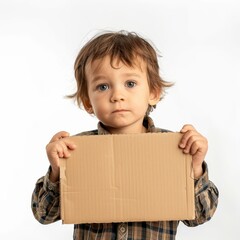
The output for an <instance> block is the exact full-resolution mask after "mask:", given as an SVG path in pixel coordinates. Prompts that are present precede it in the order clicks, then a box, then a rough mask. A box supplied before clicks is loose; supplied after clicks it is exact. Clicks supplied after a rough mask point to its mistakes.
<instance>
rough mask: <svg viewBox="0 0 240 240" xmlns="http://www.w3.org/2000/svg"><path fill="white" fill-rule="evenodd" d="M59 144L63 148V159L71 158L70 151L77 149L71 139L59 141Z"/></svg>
mask: <svg viewBox="0 0 240 240" xmlns="http://www.w3.org/2000/svg"><path fill="white" fill-rule="evenodd" d="M59 144H60V146H61V148H60V151H61V152H60V153H61V157H62V158H63V157H64V158H68V157H70V155H71V154H70V150H74V149H75V148H76V147H77V146H76V144H75V143H74V142H73V141H71V140H70V139H62V140H61V141H59Z"/></svg>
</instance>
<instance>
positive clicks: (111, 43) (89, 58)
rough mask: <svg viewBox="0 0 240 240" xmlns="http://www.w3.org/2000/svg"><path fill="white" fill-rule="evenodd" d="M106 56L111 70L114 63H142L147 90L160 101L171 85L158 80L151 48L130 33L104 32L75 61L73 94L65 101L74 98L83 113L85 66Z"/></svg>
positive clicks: (155, 53) (140, 38)
mask: <svg viewBox="0 0 240 240" xmlns="http://www.w3.org/2000/svg"><path fill="white" fill-rule="evenodd" d="M106 56H109V57H110V64H111V66H112V67H113V61H114V60H115V59H117V60H119V61H121V62H123V63H124V64H125V65H126V66H129V67H133V66H134V65H135V64H136V58H140V59H141V60H143V61H144V62H145V63H146V68H147V79H148V85H149V89H150V91H153V92H154V91H155V92H159V93H161V98H162V97H163V96H164V93H165V89H166V88H168V87H171V86H172V85H173V84H172V83H170V82H166V81H164V80H163V79H162V78H161V77H160V74H159V65H158V56H160V55H159V54H158V51H157V49H156V48H155V47H153V44H150V43H149V42H148V41H147V40H145V39H143V38H142V37H140V36H139V35H138V34H136V33H134V32H127V31H119V32H104V33H101V34H98V35H96V36H94V37H93V38H92V39H91V40H90V41H88V42H87V43H86V44H85V45H84V46H83V48H82V49H81V50H80V52H79V54H78V56H77V58H76V60H75V64H74V70H75V78H76V81H77V91H76V92H75V93H74V94H72V95H69V96H68V97H69V98H74V99H75V100H76V101H77V103H78V106H79V107H81V105H82V104H83V105H84V107H85V109H86V105H85V103H86V102H89V96H88V88H87V79H86V65H87V64H89V63H90V64H91V63H92V62H93V61H95V60H97V59H103V58H104V57H106ZM159 100H161V99H159ZM153 107H155V106H153ZM86 110H87V109H86ZM150 110H152V109H150Z"/></svg>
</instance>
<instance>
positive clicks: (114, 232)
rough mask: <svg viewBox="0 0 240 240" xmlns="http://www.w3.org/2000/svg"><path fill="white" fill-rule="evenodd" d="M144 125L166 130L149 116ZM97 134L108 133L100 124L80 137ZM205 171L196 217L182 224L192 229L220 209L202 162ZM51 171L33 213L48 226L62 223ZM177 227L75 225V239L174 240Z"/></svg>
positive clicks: (157, 224)
mask: <svg viewBox="0 0 240 240" xmlns="http://www.w3.org/2000/svg"><path fill="white" fill-rule="evenodd" d="M144 125H145V126H146V127H147V131H148V132H166V131H167V130H164V129H160V128H156V127H155V126H154V123H153V121H152V119H151V118H149V117H148V118H146V119H145V121H144ZM98 134H109V132H107V131H106V130H105V129H104V126H103V125H102V124H101V123H98V129H97V130H93V131H88V132H83V133H80V134H78V135H79V136H80V135H98ZM203 170H204V173H203V175H202V176H201V177H200V178H199V179H198V180H195V208H196V218H195V219H194V220H186V221H182V222H183V223H184V224H185V225H187V226H190V227H194V226H197V225H199V224H203V223H204V222H206V221H208V220H210V219H211V217H212V216H213V214H214V212H215V210H216V208H217V203H218V190H217V188H216V186H215V185H214V184H213V183H212V182H211V181H209V179H208V170H207V165H206V163H205V162H204V163H203ZM50 171H51V167H50V168H49V170H48V172H47V174H46V175H45V176H44V177H41V178H40V179H39V180H38V181H37V183H36V186H35V189H34V192H33V194H32V211H33V214H34V216H35V218H36V219H37V220H38V221H39V222H40V223H42V224H49V223H53V222H55V221H57V220H60V194H59V182H56V183H52V182H50V180H49V174H50ZM178 224H179V221H158V222H125V223H101V224H97V223H95V224H75V225H74V232H73V239H74V240H90V239H111V240H113V239H119V240H141V239H164V240H174V239H175V236H176V233H177V227H178Z"/></svg>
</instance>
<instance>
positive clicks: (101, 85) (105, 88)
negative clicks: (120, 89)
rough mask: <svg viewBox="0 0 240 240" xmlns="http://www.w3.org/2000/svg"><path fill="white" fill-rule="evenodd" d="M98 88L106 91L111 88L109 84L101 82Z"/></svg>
mask: <svg viewBox="0 0 240 240" xmlns="http://www.w3.org/2000/svg"><path fill="white" fill-rule="evenodd" d="M97 89H98V90H99V91H101V92H103V91H106V90H108V89H109V86H108V85H107V84H100V85H98V86H97Z"/></svg>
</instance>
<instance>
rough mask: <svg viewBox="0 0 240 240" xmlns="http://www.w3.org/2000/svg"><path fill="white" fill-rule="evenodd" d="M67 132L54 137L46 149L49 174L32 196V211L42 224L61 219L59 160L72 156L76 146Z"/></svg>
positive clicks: (37, 185)
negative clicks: (71, 151) (71, 152)
mask: <svg viewBox="0 0 240 240" xmlns="http://www.w3.org/2000/svg"><path fill="white" fill-rule="evenodd" d="M68 136H69V134H68V133H67V132H59V133H57V134H56V135H54V136H53V138H52V139H51V141H50V142H49V144H48V145H47V147H46V150H47V155H48V159H49V162H50V164H51V166H50V168H49V170H48V172H47V174H46V175H45V176H44V177H42V178H40V179H39V180H38V181H37V183H36V186H35V189H34V192H33V194H32V211H33V214H34V216H35V218H36V219H37V220H38V221H39V222H40V223H42V224H49V223H52V222H55V221H57V220H59V219H60V207H59V206H60V205H59V202H60V199H59V172H60V169H59V158H63V157H64V158H67V157H69V156H70V153H69V149H71V150H73V149H75V147H76V146H75V145H74V144H73V143H72V142H71V141H70V140H69V138H68Z"/></svg>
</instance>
